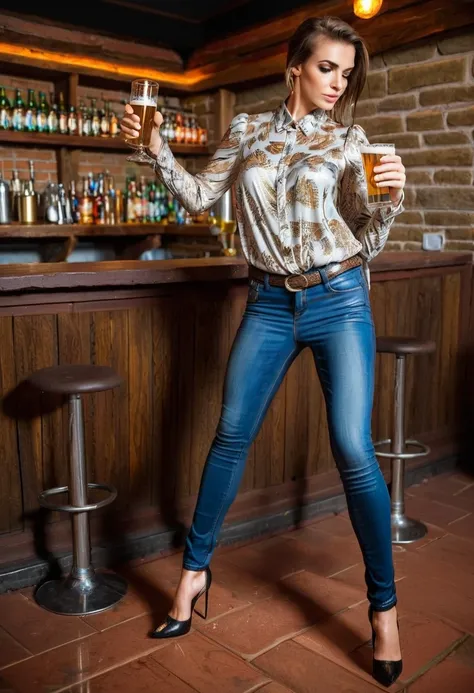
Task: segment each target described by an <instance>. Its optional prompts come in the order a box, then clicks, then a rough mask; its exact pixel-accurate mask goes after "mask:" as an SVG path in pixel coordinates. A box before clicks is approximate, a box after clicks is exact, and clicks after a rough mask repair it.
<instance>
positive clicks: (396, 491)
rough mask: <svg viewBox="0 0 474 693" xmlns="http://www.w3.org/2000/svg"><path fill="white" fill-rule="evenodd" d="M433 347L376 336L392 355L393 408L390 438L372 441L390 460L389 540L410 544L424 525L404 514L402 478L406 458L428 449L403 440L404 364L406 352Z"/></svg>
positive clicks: (423, 530) (429, 343)
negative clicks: (412, 450)
mask: <svg viewBox="0 0 474 693" xmlns="http://www.w3.org/2000/svg"><path fill="white" fill-rule="evenodd" d="M435 350H436V344H435V343H434V342H432V341H427V340H426V341H425V340H421V339H415V338H413V337H377V352H378V353H381V354H395V356H396V360H395V403H394V410H393V429H392V430H393V434H392V435H393V437H392V438H387V439H386V440H379V441H377V442H375V443H374V447H375V454H376V455H377V456H378V457H388V458H389V459H390V460H391V468H392V469H391V472H392V481H391V508H392V543H393V544H410V543H411V542H413V541H417V540H418V539H421V538H422V537H423V536H425V534H426V532H427V531H428V530H427V527H426V526H425V525H424V524H423V523H422V522H420V521H419V520H413V519H411V518H409V517H406V515H405V498H404V495H405V493H404V477H405V460H414V459H416V458H418V457H423V456H424V455H427V454H428V453H429V452H430V448H429V447H428V446H427V445H424V444H423V443H420V442H419V441H417V440H411V439H408V440H405V431H404V414H405V366H406V360H405V359H406V356H407V355H408V354H431V353H433V352H434V351H435ZM383 445H390V452H379V451H378V450H377V448H379V447H381V446H383ZM407 448H415V449H418V451H417V452H406V449H407Z"/></svg>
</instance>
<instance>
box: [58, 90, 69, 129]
mask: <svg viewBox="0 0 474 693" xmlns="http://www.w3.org/2000/svg"><path fill="white" fill-rule="evenodd" d="M67 121H68V115H67V110H66V104H65V103H64V95H63V93H62V91H61V92H59V132H60V133H61V135H67V133H68V129H67Z"/></svg>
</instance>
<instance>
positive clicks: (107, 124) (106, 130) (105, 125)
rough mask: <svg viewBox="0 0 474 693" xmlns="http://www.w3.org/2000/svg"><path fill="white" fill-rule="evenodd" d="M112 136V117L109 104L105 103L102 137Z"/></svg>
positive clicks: (101, 129) (101, 122) (101, 119)
mask: <svg viewBox="0 0 474 693" xmlns="http://www.w3.org/2000/svg"><path fill="white" fill-rule="evenodd" d="M109 134H110V115H109V102H108V101H104V109H103V111H102V114H101V118H100V136H101V137H108V136H109Z"/></svg>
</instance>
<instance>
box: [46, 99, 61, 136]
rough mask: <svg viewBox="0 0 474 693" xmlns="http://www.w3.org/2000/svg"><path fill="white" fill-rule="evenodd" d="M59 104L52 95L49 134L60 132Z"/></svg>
mask: <svg viewBox="0 0 474 693" xmlns="http://www.w3.org/2000/svg"><path fill="white" fill-rule="evenodd" d="M58 110H59V109H58V104H57V103H56V101H55V98H54V94H51V106H50V109H49V113H48V132H49V133H51V134H52V135H54V134H56V133H57V132H58V130H59V113H58Z"/></svg>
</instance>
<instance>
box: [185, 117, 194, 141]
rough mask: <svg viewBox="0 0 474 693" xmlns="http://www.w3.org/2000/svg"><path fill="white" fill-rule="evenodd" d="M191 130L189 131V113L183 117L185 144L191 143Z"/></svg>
mask: <svg viewBox="0 0 474 693" xmlns="http://www.w3.org/2000/svg"><path fill="white" fill-rule="evenodd" d="M192 137H193V136H192V132H191V119H190V117H189V115H186V116H185V118H184V142H185V144H191V142H192Z"/></svg>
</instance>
